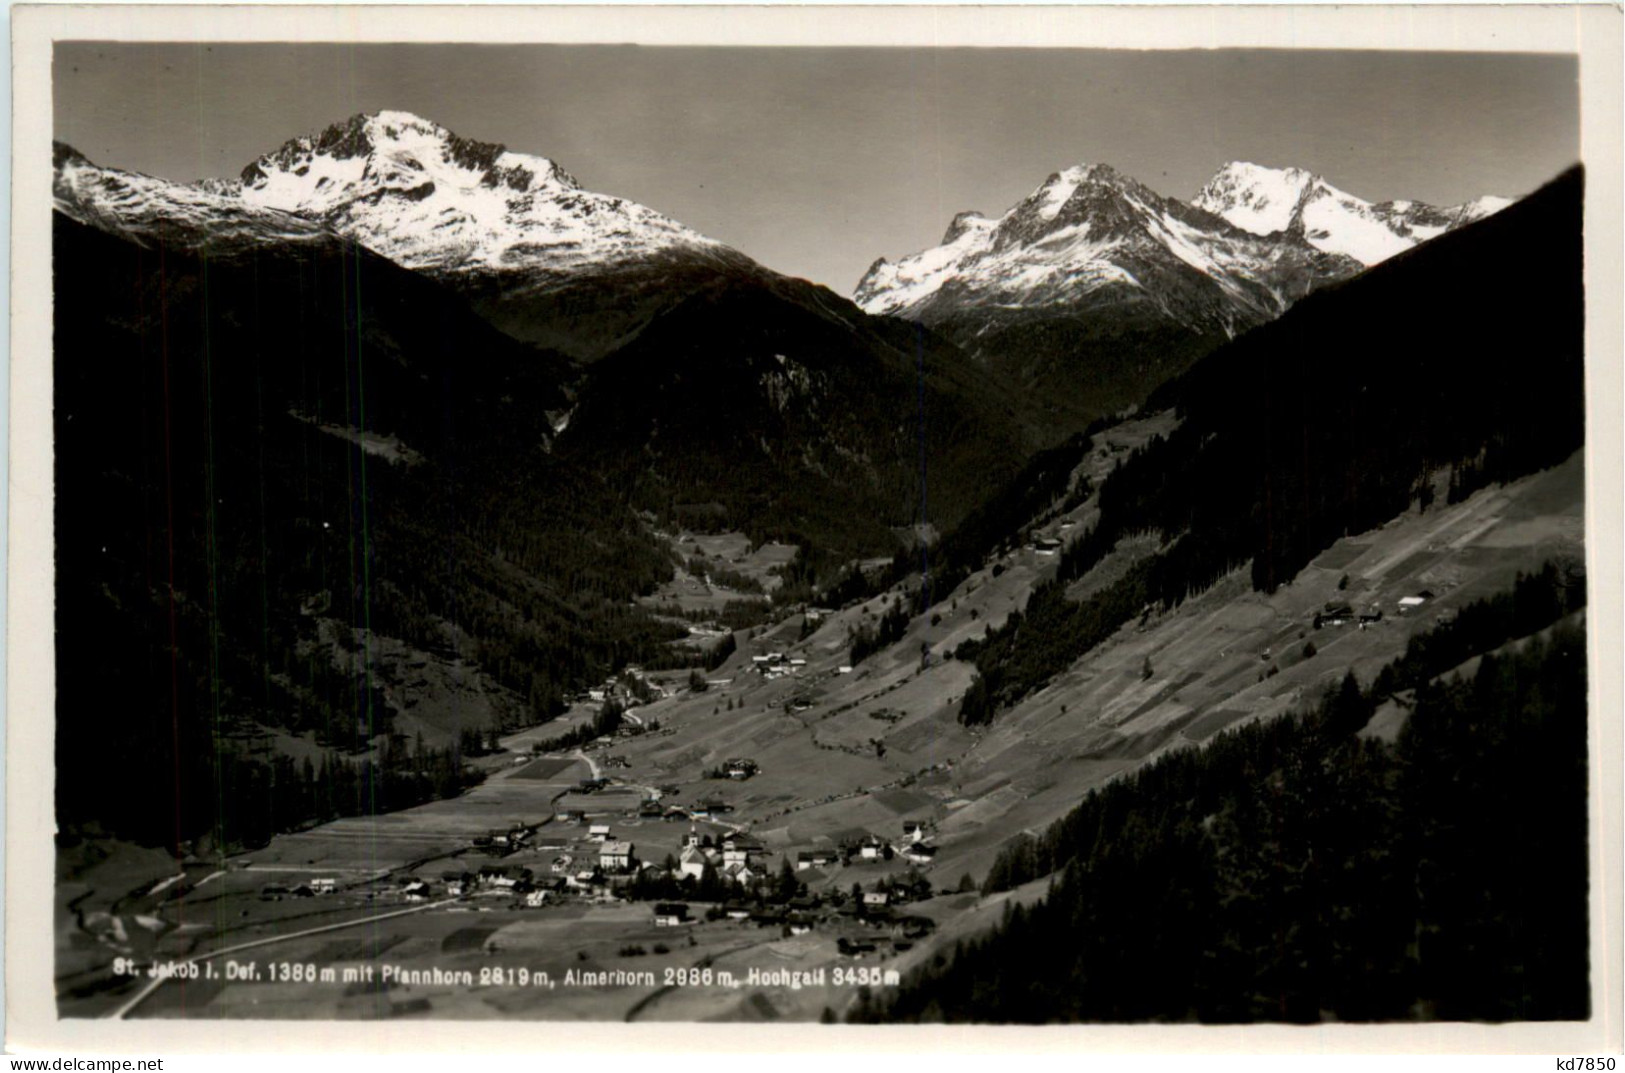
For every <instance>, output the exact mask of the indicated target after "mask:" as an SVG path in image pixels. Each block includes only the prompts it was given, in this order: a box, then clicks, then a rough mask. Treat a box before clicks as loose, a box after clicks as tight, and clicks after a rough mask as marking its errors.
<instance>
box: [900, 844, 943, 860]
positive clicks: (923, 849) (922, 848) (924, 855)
mask: <svg viewBox="0 0 1625 1073" xmlns="http://www.w3.org/2000/svg"><path fill="white" fill-rule="evenodd" d="M936 855H937V848H936V847H935V846H928V845H926V844H925V843H924V842H910V843H909V844H908V845H907V846H905V847H903V856H904V857H906V858H908V859H909V860H911V861H913V862H915V863H916V864H929V863H930V862H931V861H932V860H933V859H934V858H935V857H936Z"/></svg>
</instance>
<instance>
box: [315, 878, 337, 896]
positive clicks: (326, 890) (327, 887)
mask: <svg viewBox="0 0 1625 1073" xmlns="http://www.w3.org/2000/svg"><path fill="white" fill-rule="evenodd" d="M338 886H339V881H338V880H336V879H334V878H332V877H331V876H323V877H322V878H320V879H313V880H311V881H310V892H311V893H312V894H332V893H333V892H334V891H335V890H338Z"/></svg>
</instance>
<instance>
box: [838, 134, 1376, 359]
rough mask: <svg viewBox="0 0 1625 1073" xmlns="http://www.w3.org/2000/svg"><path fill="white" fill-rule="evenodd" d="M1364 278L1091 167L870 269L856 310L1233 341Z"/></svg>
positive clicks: (1324, 254) (1327, 258)
mask: <svg viewBox="0 0 1625 1073" xmlns="http://www.w3.org/2000/svg"><path fill="white" fill-rule="evenodd" d="M1359 269H1360V265H1359V264H1358V263H1357V262H1356V261H1354V260H1352V259H1350V258H1348V257H1345V256H1343V255H1341V254H1339V253H1336V252H1328V251H1325V250H1321V249H1319V248H1316V247H1315V246H1313V245H1311V244H1310V243H1309V242H1307V241H1306V240H1305V239H1304V238H1303V236H1302V235H1298V234H1292V233H1286V234H1279V235H1277V234H1270V235H1259V234H1255V233H1253V232H1251V231H1248V230H1246V229H1243V228H1241V227H1238V226H1235V225H1233V224H1231V223H1229V222H1228V221H1226V220H1224V219H1223V218H1221V217H1219V216H1217V215H1215V214H1213V213H1212V212H1209V211H1207V210H1206V209H1204V208H1202V207H1199V206H1193V205H1188V204H1185V203H1183V202H1179V201H1175V200H1173V199H1171V198H1165V197H1163V196H1161V195H1160V194H1157V193H1156V192H1154V191H1152V190H1150V189H1149V188H1147V187H1146V186H1145V185H1143V184H1142V183H1140V182H1138V181H1136V180H1134V179H1132V178H1130V177H1128V176H1125V175H1122V174H1120V173H1119V172H1117V171H1116V170H1115V169H1113V168H1111V167H1109V166H1107V165H1104V164H1093V165H1079V166H1076V167H1072V168H1068V169H1067V170H1065V171H1063V172H1058V173H1056V174H1054V175H1051V176H1050V177H1049V178H1048V179H1047V180H1045V182H1044V183H1043V184H1042V185H1041V186H1039V187H1038V188H1037V189H1036V190H1034V191H1033V193H1032V194H1030V195H1029V196H1028V197H1026V198H1025V199H1023V200H1022V201H1021V202H1019V203H1018V204H1017V205H1015V206H1014V207H1013V208H1011V209H1010V210H1009V211H1008V212H1006V213H1005V214H1004V215H1003V216H1001V217H1000V218H998V219H997V220H994V219H990V218H988V217H984V216H980V215H978V214H967V213H961V214H960V215H959V216H957V217H955V219H954V223H953V225H952V226H950V228H949V229H948V233H947V234H946V235H945V236H944V241H943V243H942V244H941V245H939V246H936V247H934V248H932V249H929V250H925V251H923V252H921V253H918V254H915V255H914V256H912V257H906V258H903V259H902V260H901V261H898V262H895V263H893V262H891V261H887V260H885V259H884V258H883V259H881V260H879V261H877V262H875V264H874V265H873V266H872V267H871V268H870V270H869V272H868V273H867V274H866V275H865V276H864V278H863V280H862V281H861V282H860V283H859V285H858V289H857V291H856V294H855V300H856V301H857V302H858V304H859V305H860V306H862V307H863V308H864V309H865V310H867V311H868V312H870V313H889V314H895V315H901V316H905V317H909V318H911V319H919V320H922V321H925V322H926V323H939V322H941V321H943V320H945V319H947V317H948V316H950V315H952V314H957V313H964V312H968V311H971V310H983V311H987V312H990V313H992V312H993V311H997V310H1027V311H1031V310H1035V309H1042V308H1055V307H1075V306H1079V305H1080V304H1082V305H1085V306H1088V305H1096V304H1099V303H1101V302H1111V301H1115V300H1122V301H1128V302H1134V303H1142V304H1143V303H1149V304H1150V305H1152V306H1155V307H1158V308H1160V309H1161V310H1162V312H1163V313H1164V314H1165V315H1166V316H1167V317H1169V318H1171V319H1173V320H1175V321H1179V322H1181V323H1184V324H1186V325H1188V326H1190V327H1192V328H1195V329H1196V330H1199V331H1219V332H1222V333H1224V334H1234V333H1235V332H1237V331H1239V330H1243V329H1245V328H1246V327H1250V326H1252V325H1253V324H1257V323H1261V322H1263V321H1265V320H1270V319H1273V318H1274V317H1276V316H1279V315H1280V313H1281V312H1283V311H1284V310H1285V309H1286V307H1287V306H1288V305H1290V304H1291V303H1292V302H1293V301H1295V300H1297V299H1298V298H1300V297H1302V296H1303V294H1305V293H1307V292H1308V290H1309V289H1311V288H1312V287H1313V286H1314V285H1316V284H1317V283H1319V282H1322V281H1324V280H1327V279H1340V278H1343V277H1346V276H1349V275H1353V274H1354V273H1355V272H1357V271H1359ZM1114 295H1115V298H1114ZM995 315H996V314H995Z"/></svg>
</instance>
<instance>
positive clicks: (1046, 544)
mask: <svg viewBox="0 0 1625 1073" xmlns="http://www.w3.org/2000/svg"><path fill="white" fill-rule="evenodd" d="M1027 550H1028V551H1036V552H1037V553H1038V554H1040V555H1054V554H1056V553H1057V552H1059V551H1060V550H1061V542H1060V541H1059V540H1057V539H1056V538H1055V537H1038V538H1037V539H1036V540H1034V541H1033V542H1032V543H1030V544H1028V545H1027Z"/></svg>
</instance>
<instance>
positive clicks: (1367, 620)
mask: <svg viewBox="0 0 1625 1073" xmlns="http://www.w3.org/2000/svg"><path fill="white" fill-rule="evenodd" d="M1381 621H1382V612H1381V611H1380V610H1378V609H1376V608H1373V609H1371V610H1370V611H1361V612H1359V613H1358V614H1356V613H1355V610H1354V608H1353V607H1352V606H1350V605H1349V604H1346V603H1341V602H1339V601H1336V600H1333V601H1331V602H1329V603H1327V604H1326V606H1324V607H1323V608H1321V609H1320V610H1319V611H1317V612H1315V620H1314V626H1315V629H1317V630H1318V629H1321V628H1322V627H1325V626H1346V625H1348V624H1349V623H1350V622H1358V623H1359V624H1360V628H1361V629H1362V630H1363V629H1365V628H1366V627H1367V626H1370V625H1372V624H1373V623H1377V622H1381Z"/></svg>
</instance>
